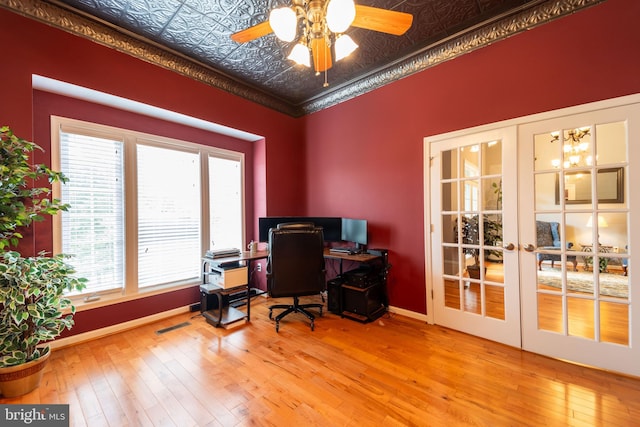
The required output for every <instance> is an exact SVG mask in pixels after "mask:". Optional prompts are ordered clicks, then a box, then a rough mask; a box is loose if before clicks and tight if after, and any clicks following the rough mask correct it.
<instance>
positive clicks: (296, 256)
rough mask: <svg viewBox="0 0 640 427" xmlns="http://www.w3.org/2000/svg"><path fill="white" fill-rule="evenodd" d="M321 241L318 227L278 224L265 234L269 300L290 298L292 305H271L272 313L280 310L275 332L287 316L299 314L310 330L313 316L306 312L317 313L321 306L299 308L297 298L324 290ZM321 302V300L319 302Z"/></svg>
mask: <svg viewBox="0 0 640 427" xmlns="http://www.w3.org/2000/svg"><path fill="white" fill-rule="evenodd" d="M323 250H324V239H323V235H322V227H316V226H314V225H313V224H310V223H286V224H279V225H278V228H272V229H270V230H269V259H268V262H267V292H268V294H269V296H270V297H274V298H280V297H293V304H292V305H287V304H275V305H272V306H270V307H269V319H272V320H273V310H275V309H284V310H285V311H283V312H282V313H280V314H278V316H276V318H275V320H276V332H278V330H279V329H280V321H281V320H282V318H283V317H285V316H286V315H288V314H290V313H302V314H304V315H305V316H307V318H309V320H311V330H312V331H313V330H314V319H315V316H314V315H313V314H312V313H311V312H309V311H308V310H307V309H308V308H318V309H320V316H322V308H323V306H324V304H319V303H316V304H300V303H299V298H300V297H301V296H308V295H316V294H321V292H323V291H324V290H325V287H326V285H325V268H324V256H323ZM323 302H324V298H323Z"/></svg>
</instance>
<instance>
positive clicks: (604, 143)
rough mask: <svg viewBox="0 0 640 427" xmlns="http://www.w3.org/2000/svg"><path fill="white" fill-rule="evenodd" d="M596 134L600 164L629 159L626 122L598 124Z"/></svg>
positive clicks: (615, 162) (598, 162) (623, 161)
mask: <svg viewBox="0 0 640 427" xmlns="http://www.w3.org/2000/svg"><path fill="white" fill-rule="evenodd" d="M596 135H597V145H596V148H597V162H596V163H597V164H598V165H608V164H617V163H625V162H626V161H627V144H626V140H627V129H626V126H625V123H624V122H615V123H606V124H600V125H596Z"/></svg>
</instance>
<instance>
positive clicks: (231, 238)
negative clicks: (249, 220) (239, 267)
mask: <svg viewBox="0 0 640 427" xmlns="http://www.w3.org/2000/svg"><path fill="white" fill-rule="evenodd" d="M241 171H242V165H241V162H240V161H239V160H235V159H225V158H220V157H213V156H209V220H210V229H211V248H212V249H226V248H238V249H242V247H243V244H242V224H243V215H242V206H243V203H242V175H241Z"/></svg>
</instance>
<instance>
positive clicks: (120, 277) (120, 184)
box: [60, 132, 125, 292]
mask: <svg viewBox="0 0 640 427" xmlns="http://www.w3.org/2000/svg"><path fill="white" fill-rule="evenodd" d="M60 161H61V170H62V171H63V172H64V173H65V175H66V176H67V177H68V178H69V182H68V183H67V184H65V185H62V186H61V199H62V200H63V201H64V202H65V203H69V204H70V205H71V208H70V210H69V211H68V212H62V213H61V222H62V252H63V253H65V254H71V255H74V257H73V258H71V259H70V260H69V263H70V264H71V265H72V266H73V267H75V269H76V270H77V276H78V277H85V278H87V279H88V286H87V292H96V291H102V290H110V289H118V288H122V287H123V286H124V250H125V249H124V247H125V246H124V176H123V142H122V141H117V140H110V139H103V138H97V137H92V136H85V135H78V134H72V133H65V132H61V133H60Z"/></svg>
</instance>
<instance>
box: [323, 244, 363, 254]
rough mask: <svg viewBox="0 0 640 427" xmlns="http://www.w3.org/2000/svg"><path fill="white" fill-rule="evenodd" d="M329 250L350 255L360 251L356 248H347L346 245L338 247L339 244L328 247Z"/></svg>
mask: <svg viewBox="0 0 640 427" xmlns="http://www.w3.org/2000/svg"><path fill="white" fill-rule="evenodd" d="M329 252H333V253H336V254H350V255H354V254H357V253H360V251H358V249H356V248H348V247H340V246H338V247H335V248H329Z"/></svg>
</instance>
